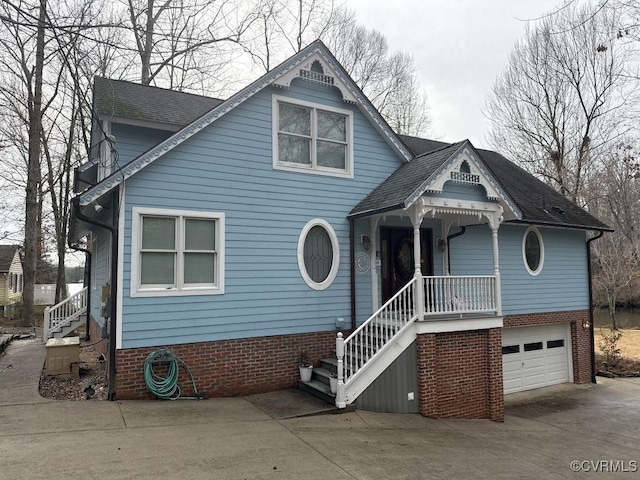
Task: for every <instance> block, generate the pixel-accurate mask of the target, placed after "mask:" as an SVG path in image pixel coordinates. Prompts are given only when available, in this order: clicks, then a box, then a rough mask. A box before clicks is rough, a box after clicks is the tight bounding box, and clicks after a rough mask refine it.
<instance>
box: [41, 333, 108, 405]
mask: <svg viewBox="0 0 640 480" xmlns="http://www.w3.org/2000/svg"><path fill="white" fill-rule="evenodd" d="M93 345H94V344H86V343H83V342H80V364H79V368H80V374H79V375H78V376H77V377H73V378H60V377H53V376H49V375H45V371H44V370H43V371H42V374H41V375H40V395H42V396H43V397H45V398H53V399H55V400H106V399H107V395H108V393H109V389H108V386H107V375H106V363H107V362H105V361H104V358H103V357H102V356H101V355H100V354H98V352H97V351H96V349H95V348H94V346H93Z"/></svg>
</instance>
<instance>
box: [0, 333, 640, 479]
mask: <svg viewBox="0 0 640 480" xmlns="http://www.w3.org/2000/svg"><path fill="white" fill-rule="evenodd" d="M35 347H36V345H34V344H32V345H27V344H24V345H19V344H16V342H14V344H12V345H11V346H10V347H9V350H8V351H7V355H6V356H5V357H3V358H2V359H1V361H0V371H1V372H2V373H0V399H1V401H0V454H1V457H0V458H2V466H1V467H0V472H1V473H0V477H2V478H11V479H39V478H43V479H44V478H47V479H52V480H54V479H73V478H101V477H105V478H110V479H132V478H135V479H154V480H155V479H158V478H163V479H185V478H189V479H200V478H202V479H268V478H274V479H275V478H277V479H300V478H309V479H325V478H331V479H363V480H364V479H372V480H373V479H375V480H377V479H394V480H395V479H422V478H425V479H426V478H429V479H461V478H464V479H466V478H469V479H485V478H486V479H514V478H531V479H540V478H545V479H561V478H579V477H582V476H584V475H585V473H586V471H587V470H594V469H596V468H598V469H599V470H603V469H608V470H609V471H610V470H611V469H616V468H617V469H618V470H633V469H634V468H637V467H634V465H637V463H633V462H640V428H639V425H640V380H638V379H625V380H611V379H603V380H602V381H601V383H600V384H599V385H596V386H587V387H584V386H577V387H576V386H571V385H568V386H563V387H562V388H556V389H551V390H545V391H539V392H536V395H542V396H541V397H538V398H537V399H536V401H535V402H533V403H532V397H531V394H529V396H527V397H522V398H520V399H519V401H518V399H517V398H516V399H515V400H512V399H511V398H510V399H509V400H510V405H509V406H508V408H507V417H506V421H505V422H504V423H503V424H500V423H493V422H490V421H485V420H433V419H426V418H422V417H420V416H419V415H397V414H382V413H370V412H362V411H356V412H351V413H347V414H343V415H321V416H311V417H303V418H283V417H284V416H286V415H284V414H283V413H282V412H280V414H276V415H273V414H271V413H273V411H272V410H271V409H270V408H269V407H268V405H269V404H270V403H272V402H270V401H269V400H268V399H267V398H266V397H264V396H263V397H261V398H260V399H258V400H257V401H256V399H255V398H251V397H246V398H222V399H211V400H206V401H200V402H197V401H177V402H162V401H147V402H144V401H123V402H100V401H84V402H58V401H46V400H44V401H43V400H37V399H36V398H34V397H33V396H32V395H31V394H32V393H33V389H34V388H35V385H37V382H36V383H35V384H34V383H32V382H33V381H34V376H33V375H31V376H29V375H25V376H24V377H23V378H24V380H25V381H24V383H25V385H18V386H16V385H14V387H15V388H16V390H14V387H12V386H11V385H10V384H11V383H13V382H14V381H15V380H16V377H13V380H12V381H9V382H8V381H6V380H3V378H2V377H3V375H5V373H7V372H8V371H9V370H6V369H5V370H3V368H4V366H5V365H6V364H7V361H8V362H9V363H10V364H13V365H14V367H13V369H12V370H13V372H12V374H14V373H15V372H17V371H18V370H22V367H19V366H18V363H17V361H15V359H16V358H17V357H16V356H14V355H18V354H21V355H27V356H28V353H27V352H28V351H30V350H32V349H33V350H34V351H35V350H36V348H35ZM34 363H37V362H36V361H34ZM32 366H34V365H32ZM41 367H42V363H40V366H39V368H38V373H39V371H40V369H41ZM17 378H18V379H19V378H20V377H17ZM27 383H28V384H30V385H26V384H27ZM17 389H23V392H25V395H26V396H25V399H24V400H23V401H22V400H20V398H18V397H20V395H21V394H20V393H18V390H17ZM3 390H4V392H3ZM6 390H12V391H14V392H16V393H15V394H14V393H11V392H7V391H6ZM276 410H277V409H276ZM274 417H275V418H274ZM604 461H606V462H604ZM610 461H615V462H618V463H615V464H613V463H610ZM571 462H578V463H575V464H573V468H574V469H577V470H579V471H578V472H574V471H573V470H572V463H571ZM605 463H606V465H605ZM592 476H593V475H592ZM604 478H607V479H609V478H626V479H632V478H638V474H637V473H632V472H630V471H626V472H625V471H618V472H615V473H607V474H606V475H605V477H604Z"/></svg>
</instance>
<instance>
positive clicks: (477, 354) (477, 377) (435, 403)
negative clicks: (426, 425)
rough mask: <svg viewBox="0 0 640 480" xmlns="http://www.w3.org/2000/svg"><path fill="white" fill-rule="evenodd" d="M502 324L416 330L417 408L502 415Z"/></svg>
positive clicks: (439, 413) (435, 413) (437, 413)
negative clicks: (472, 328)
mask: <svg viewBox="0 0 640 480" xmlns="http://www.w3.org/2000/svg"><path fill="white" fill-rule="evenodd" d="M501 343H502V340H501V335H500V329H489V330H475V331H465V332H447V333H436V334H421V335H418V342H417V344H418V388H419V398H420V413H421V414H422V415H424V416H426V417H438V418H442V417H455V418H491V419H492V420H496V421H502V420H504V401H503V394H502V354H501V346H502V345H501Z"/></svg>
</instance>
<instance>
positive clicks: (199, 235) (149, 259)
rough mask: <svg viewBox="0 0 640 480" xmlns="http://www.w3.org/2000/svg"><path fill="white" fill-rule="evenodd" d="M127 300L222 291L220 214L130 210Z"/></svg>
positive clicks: (222, 239)
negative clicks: (128, 292)
mask: <svg viewBox="0 0 640 480" xmlns="http://www.w3.org/2000/svg"><path fill="white" fill-rule="evenodd" d="M132 237H133V238H132V244H133V246H134V250H133V251H132V258H131V260H132V279H131V295H132V296H159V295H208V294H219V293H223V292H224V214H222V213H212V212H192V211H182V210H180V211H178V210H156V209H147V208H137V207H136V208H134V209H133V228H132Z"/></svg>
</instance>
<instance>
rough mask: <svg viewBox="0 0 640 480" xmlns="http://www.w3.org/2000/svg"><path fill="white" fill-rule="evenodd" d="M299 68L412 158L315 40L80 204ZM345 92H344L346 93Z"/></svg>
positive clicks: (86, 194)
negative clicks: (332, 85) (353, 106)
mask: <svg viewBox="0 0 640 480" xmlns="http://www.w3.org/2000/svg"><path fill="white" fill-rule="evenodd" d="M316 60H317V61H318V62H319V63H320V67H321V68H322V72H318V71H317V67H316V66H315V65H314V62H315V61H316ZM298 67H300V68H298ZM301 70H306V71H307V72H310V73H305V74H303V75H304V78H305V79H306V80H309V81H314V82H319V81H322V82H323V83H324V84H327V82H330V81H331V80H329V78H333V80H332V81H333V82H335V86H338V88H340V90H341V91H342V92H343V98H345V100H346V101H349V102H351V103H355V104H357V105H358V106H359V107H360V109H361V110H362V112H363V113H364V114H365V116H367V118H368V119H369V120H370V121H371V122H372V123H373V124H374V125H375V127H376V128H377V129H378V131H379V132H380V133H381V134H382V135H383V136H384V137H385V138H386V139H387V141H388V142H389V144H390V145H391V146H392V147H393V148H394V149H395V150H396V152H397V153H398V154H399V155H400V156H401V157H403V158H404V159H405V160H406V161H409V160H410V159H412V158H413V155H412V154H411V152H410V151H409V150H408V149H407V147H405V146H404V144H403V143H402V142H401V141H400V140H399V139H398V137H397V136H396V134H395V133H394V132H393V131H392V130H391V128H390V127H389V125H388V124H387V122H386V121H385V120H384V119H383V118H382V116H381V115H380V113H379V112H378V111H377V110H376V108H375V107H374V106H373V105H372V104H371V102H370V101H369V100H368V99H367V98H366V97H365V95H364V94H363V93H362V91H361V90H360V89H359V88H358V87H357V86H356V84H355V83H354V82H353V80H352V79H351V78H350V77H349V76H348V75H347V73H346V72H345V70H344V69H343V68H342V66H341V65H340V64H339V63H338V62H337V60H336V59H335V58H334V57H333V55H332V54H331V53H330V52H329V50H328V49H327V47H326V46H325V45H324V44H323V43H322V42H321V41H319V40H318V41H316V42H314V43H312V44H311V45H309V46H308V47H306V48H304V49H302V50H301V51H300V52H298V53H297V54H296V55H294V56H292V57H291V58H289V59H288V60H286V61H284V62H283V63H281V64H280V65H279V66H277V67H276V68H274V69H273V70H271V71H270V72H268V73H266V74H265V75H263V76H262V77H260V78H259V79H258V80H256V81H255V82H253V83H251V84H249V85H248V86H247V87H245V88H244V89H242V90H240V91H239V92H238V93H236V94H235V95H233V96H231V97H230V98H229V99H227V100H225V101H224V102H222V103H221V104H220V105H218V106H217V107H215V108H213V109H212V110H210V111H209V112H207V113H205V114H204V115H203V116H201V117H200V118H198V119H197V120H195V121H194V122H193V123H191V124H189V125H187V126H186V127H184V128H183V129H182V130H180V131H178V132H176V133H175V134H174V135H172V136H171V137H169V138H168V139H166V140H164V141H163V142H161V143H159V144H158V145H156V146H155V147H153V148H151V149H150V150H148V151H147V152H146V153H143V154H142V155H140V156H139V157H137V158H135V159H134V160H132V161H131V162H129V163H128V164H127V165H125V166H124V167H122V168H121V169H119V170H117V171H116V172H114V173H113V174H112V175H111V176H109V177H107V178H105V179H104V180H103V181H102V182H100V183H98V184H97V185H95V186H93V187H92V188H90V189H89V190H87V191H86V192H84V193H83V194H82V195H80V200H79V202H80V205H81V206H86V205H89V204H91V203H92V202H95V201H96V200H98V199H99V198H100V197H102V196H103V195H104V194H106V193H108V192H109V191H111V190H113V189H114V188H115V187H117V186H118V185H119V184H120V183H121V182H122V181H124V180H126V179H127V178H129V177H131V176H132V175H134V174H135V173H137V172H138V171H140V170H142V169H143V168H144V167H146V166H147V165H149V164H150V163H152V162H154V161H155V160H156V159H158V158H160V157H161V156H163V155H164V154H165V153H167V152H169V151H170V150H172V149H173V148H175V147H176V146H177V145H179V144H181V143H182V142H184V141H185V140H187V139H189V138H191V137H192V136H194V135H195V134H196V133H198V132H200V131H202V130H203V129H204V128H206V127H208V126H209V125H211V124H212V123H213V122H215V121H216V120H218V119H219V118H220V117H222V116H224V115H225V114H226V113H228V112H229V111H231V110H233V109H234V108H236V107H237V106H239V105H240V104H242V103H244V102H245V101H246V100H247V99H249V98H251V97H252V96H253V95H255V94H256V93H258V92H259V91H261V90H262V89H264V88H265V87H267V86H269V85H278V86H280V87H285V88H288V86H289V85H290V83H291V80H293V78H296V77H300V71H301ZM327 71H330V72H331V73H332V74H333V75H328V73H327ZM291 72H294V74H293V75H292V74H291ZM312 73H313V74H312ZM317 73H321V74H322V75H323V76H320V75H316V74H317ZM287 75H292V76H291V78H290V79H289V81H288V82H287V81H286V76H287ZM300 78H303V77H300ZM283 79H285V80H283ZM345 92H346V93H347V95H346V96H345Z"/></svg>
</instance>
